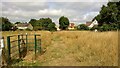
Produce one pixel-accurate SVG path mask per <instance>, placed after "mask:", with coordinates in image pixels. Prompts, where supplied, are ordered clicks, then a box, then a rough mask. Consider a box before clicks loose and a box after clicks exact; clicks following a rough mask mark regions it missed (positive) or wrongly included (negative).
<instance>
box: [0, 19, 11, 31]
mask: <svg viewBox="0 0 120 68" xmlns="http://www.w3.org/2000/svg"><path fill="white" fill-rule="evenodd" d="M0 22H1V24H2V31H9V30H10V29H11V28H12V23H11V22H10V21H9V19H8V18H4V17H0Z"/></svg>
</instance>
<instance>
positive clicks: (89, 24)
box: [86, 19, 98, 28]
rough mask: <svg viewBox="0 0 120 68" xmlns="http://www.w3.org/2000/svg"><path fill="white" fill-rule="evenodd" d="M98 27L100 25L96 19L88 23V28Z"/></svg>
mask: <svg viewBox="0 0 120 68" xmlns="http://www.w3.org/2000/svg"><path fill="white" fill-rule="evenodd" d="M97 25H98V22H97V20H96V19H95V20H93V21H89V22H86V26H88V27H89V28H92V27H93V26H97Z"/></svg>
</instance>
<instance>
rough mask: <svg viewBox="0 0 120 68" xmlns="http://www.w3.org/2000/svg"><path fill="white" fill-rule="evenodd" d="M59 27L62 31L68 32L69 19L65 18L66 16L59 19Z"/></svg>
mask: <svg viewBox="0 0 120 68" xmlns="http://www.w3.org/2000/svg"><path fill="white" fill-rule="evenodd" d="M59 25H60V26H59V28H60V29H61V30H66V29H67V28H68V26H69V19H68V18H67V17H64V16H62V17H60V18H59Z"/></svg>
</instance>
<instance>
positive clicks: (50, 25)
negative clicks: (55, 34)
mask: <svg viewBox="0 0 120 68" xmlns="http://www.w3.org/2000/svg"><path fill="white" fill-rule="evenodd" d="M48 30H49V31H56V30H57V28H56V27H55V23H54V22H53V23H50V24H49V25H48Z"/></svg>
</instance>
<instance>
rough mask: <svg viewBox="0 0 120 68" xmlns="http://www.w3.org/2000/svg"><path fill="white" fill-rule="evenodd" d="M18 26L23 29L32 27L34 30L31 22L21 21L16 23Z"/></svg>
mask: <svg viewBox="0 0 120 68" xmlns="http://www.w3.org/2000/svg"><path fill="white" fill-rule="evenodd" d="M16 27H17V28H18V29H21V30H25V29H30V30H33V26H32V25H31V24H30V23H20V24H16Z"/></svg>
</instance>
